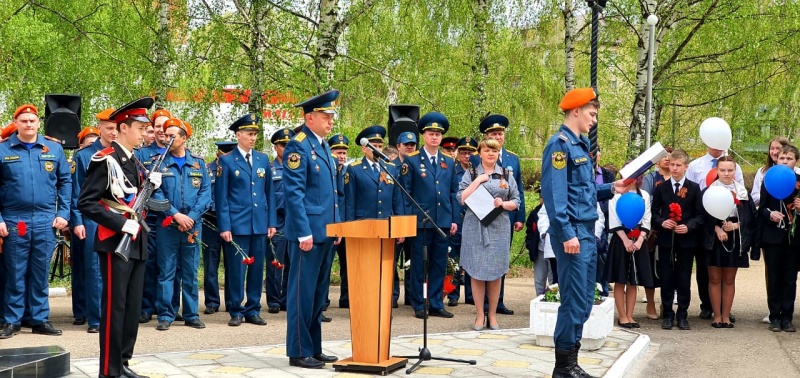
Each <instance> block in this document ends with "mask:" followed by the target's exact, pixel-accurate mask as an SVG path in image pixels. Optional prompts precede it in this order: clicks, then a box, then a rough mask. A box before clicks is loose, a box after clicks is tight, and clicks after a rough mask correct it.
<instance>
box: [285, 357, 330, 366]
mask: <svg viewBox="0 0 800 378" xmlns="http://www.w3.org/2000/svg"><path fill="white" fill-rule="evenodd" d="M289 365H290V366H297V367H301V368H304V369H322V368H323V367H325V363H324V362H322V361H319V360H316V359H313V358H311V357H300V358H297V357H289Z"/></svg>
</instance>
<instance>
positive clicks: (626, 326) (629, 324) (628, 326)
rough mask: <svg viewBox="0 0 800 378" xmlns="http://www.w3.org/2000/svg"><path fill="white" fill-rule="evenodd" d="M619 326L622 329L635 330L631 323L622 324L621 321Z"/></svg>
mask: <svg viewBox="0 0 800 378" xmlns="http://www.w3.org/2000/svg"><path fill="white" fill-rule="evenodd" d="M617 325H618V326H620V327H622V328H629V329H630V328H633V325H631V323H622V322H620V321H619V320H617Z"/></svg>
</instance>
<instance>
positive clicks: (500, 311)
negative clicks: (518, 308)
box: [497, 307, 514, 315]
mask: <svg viewBox="0 0 800 378" xmlns="http://www.w3.org/2000/svg"><path fill="white" fill-rule="evenodd" d="M497 313H498V314H500V315H514V310H511V309H509V308H508V307H503V308H498V309H497Z"/></svg>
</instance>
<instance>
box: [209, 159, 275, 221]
mask: <svg viewBox="0 0 800 378" xmlns="http://www.w3.org/2000/svg"><path fill="white" fill-rule="evenodd" d="M251 153H252V154H253V156H252V161H253V167H252V168H251V167H250V164H248V163H247V161H246V160H245V159H244V156H242V154H241V152H239V148H234V149H233V151H231V152H228V153H227V154H225V155H222V156H220V157H219V162H218V163H217V164H218V166H217V172H216V176H217V179H216V182H215V183H214V194H215V201H216V207H217V228H219V231H220V232H225V231H230V232H232V233H233V234H234V235H260V234H266V233H267V229H268V228H270V227H275V224H276V222H275V218H276V216H275V192H274V191H273V189H272V171H271V170H270V168H269V159H268V158H267V155H265V154H264V153H261V152H258V151H256V150H252V151H251Z"/></svg>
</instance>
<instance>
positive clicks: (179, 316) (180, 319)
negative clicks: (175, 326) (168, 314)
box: [175, 314, 183, 322]
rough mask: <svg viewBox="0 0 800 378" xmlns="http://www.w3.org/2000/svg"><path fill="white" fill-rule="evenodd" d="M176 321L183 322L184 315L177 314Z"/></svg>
mask: <svg viewBox="0 0 800 378" xmlns="http://www.w3.org/2000/svg"><path fill="white" fill-rule="evenodd" d="M175 321H176V322H182V321H183V315H181V314H177V315H175Z"/></svg>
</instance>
